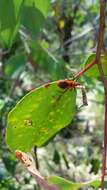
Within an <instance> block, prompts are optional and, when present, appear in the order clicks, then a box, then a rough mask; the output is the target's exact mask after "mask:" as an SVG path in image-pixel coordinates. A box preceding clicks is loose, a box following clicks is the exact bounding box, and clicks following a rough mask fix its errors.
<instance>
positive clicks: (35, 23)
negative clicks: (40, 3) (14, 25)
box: [21, 4, 45, 36]
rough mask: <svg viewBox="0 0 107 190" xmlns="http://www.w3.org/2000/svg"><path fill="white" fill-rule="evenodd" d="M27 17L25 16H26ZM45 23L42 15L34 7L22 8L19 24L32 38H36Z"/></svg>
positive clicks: (25, 6)
mask: <svg viewBox="0 0 107 190" xmlns="http://www.w3.org/2000/svg"><path fill="white" fill-rule="evenodd" d="M26 15H27V16H26ZM44 22H45V17H44V16H43V14H42V13H41V12H40V11H39V10H38V9H37V8H36V7H35V6H34V5H32V6H28V5H26V4H25V5H24V6H23V11H22V15H21V23H22V25H23V26H24V27H26V28H27V30H28V31H29V32H30V33H31V34H32V35H34V36H36V35H37V34H38V33H39V32H40V30H41V28H42V27H43V25H44Z"/></svg>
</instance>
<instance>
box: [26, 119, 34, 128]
mask: <svg viewBox="0 0 107 190" xmlns="http://www.w3.org/2000/svg"><path fill="white" fill-rule="evenodd" d="M24 123H25V125H26V126H28V127H32V120H31V119H25V120H24Z"/></svg>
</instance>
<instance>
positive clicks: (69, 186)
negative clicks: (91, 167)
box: [47, 176, 101, 190]
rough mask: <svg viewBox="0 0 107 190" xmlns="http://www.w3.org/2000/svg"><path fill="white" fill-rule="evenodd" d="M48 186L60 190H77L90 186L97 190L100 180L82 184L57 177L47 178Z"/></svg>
mask: <svg viewBox="0 0 107 190" xmlns="http://www.w3.org/2000/svg"><path fill="white" fill-rule="evenodd" d="M47 180H48V182H49V183H50V184H53V185H56V186H58V187H59V189H60V190H79V189H80V188H82V187H86V186H92V187H95V188H98V187H99V186H100V183H101V182H100V179H97V180H93V181H88V182H84V183H76V182H72V181H69V180H66V179H64V178H62V177H59V176H49V177H48V178H47Z"/></svg>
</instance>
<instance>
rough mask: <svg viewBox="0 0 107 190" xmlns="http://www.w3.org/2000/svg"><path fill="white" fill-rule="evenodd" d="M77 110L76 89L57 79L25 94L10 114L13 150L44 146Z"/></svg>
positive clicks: (8, 138)
mask: <svg viewBox="0 0 107 190" xmlns="http://www.w3.org/2000/svg"><path fill="white" fill-rule="evenodd" d="M75 112H76V89H68V90H66V91H65V89H62V88H60V87H59V86H58V84H57V82H53V83H50V84H46V85H45V86H41V87H39V88H37V89H35V90H33V91H31V92H30V93H28V94H27V95H26V96H25V97H23V98H22V99H21V100H20V101H19V102H18V103H17V105H16V106H15V108H14V109H13V110H12V111H11V112H10V113H9V115H8V127H7V132H6V141H7V144H8V145H9V147H10V149H12V150H22V151H29V150H30V149H31V148H32V147H33V146H34V145H36V146H42V145H44V144H45V143H46V142H47V141H49V139H50V138H51V137H53V136H54V135H55V134H56V133H58V132H59V131H60V130H61V129H62V128H64V127H66V126H67V125H68V124H69V123H70V122H71V120H72V119H73V117H74V115H75Z"/></svg>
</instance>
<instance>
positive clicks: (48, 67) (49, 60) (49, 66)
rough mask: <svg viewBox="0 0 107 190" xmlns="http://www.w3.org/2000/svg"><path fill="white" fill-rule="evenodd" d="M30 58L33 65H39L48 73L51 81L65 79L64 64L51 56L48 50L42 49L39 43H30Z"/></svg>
mask: <svg viewBox="0 0 107 190" xmlns="http://www.w3.org/2000/svg"><path fill="white" fill-rule="evenodd" d="M31 51H32V57H33V59H34V60H35V63H37V64H38V65H40V66H41V67H42V68H43V69H44V70H45V71H46V72H48V73H49V74H50V75H51V77H52V80H58V79H61V78H65V77H66V71H65V67H64V65H65V62H64V61H63V60H58V59H56V58H55V57H54V55H52V54H51V53H50V52H49V51H48V49H46V48H44V47H42V46H41V45H40V44H39V43H34V42H32V43H31Z"/></svg>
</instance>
